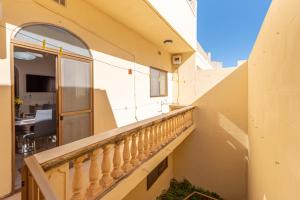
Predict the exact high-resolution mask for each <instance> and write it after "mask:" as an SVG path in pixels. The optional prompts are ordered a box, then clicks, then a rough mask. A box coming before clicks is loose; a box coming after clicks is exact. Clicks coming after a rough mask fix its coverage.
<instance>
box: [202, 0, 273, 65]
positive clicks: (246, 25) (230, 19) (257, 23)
mask: <svg viewBox="0 0 300 200" xmlns="http://www.w3.org/2000/svg"><path fill="white" fill-rule="evenodd" d="M270 3H271V0H198V10H197V12H198V18H197V25H198V30H197V37H198V41H199V42H200V44H201V45H202V47H203V48H204V49H205V50H206V51H207V52H211V53H212V59H213V60H216V61H221V62H223V64H224V66H227V67H228V66H235V65H236V63H237V60H247V59H248V57H249V54H250V52H251V50H252V47H253V45H254V43H255V40H256V37H257V34H258V33H259V30H260V27H261V25H262V23H263V20H264V17H265V15H266V13H267V11H268V8H269V6H270Z"/></svg>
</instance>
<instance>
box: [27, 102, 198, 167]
mask: <svg viewBox="0 0 300 200" xmlns="http://www.w3.org/2000/svg"><path fill="white" fill-rule="evenodd" d="M194 108H195V107H194V106H187V107H184V108H181V109H178V110H174V111H171V112H169V113H166V114H162V115H159V116H156V117H152V118H149V119H146V120H142V121H139V122H136V123H133V124H130V125H127V126H123V127H120V128H116V129H112V130H110V131H106V132H104V133H101V134H99V135H94V136H90V137H87V138H84V139H81V140H78V141H75V142H72V143H69V144H66V145H63V146H59V147H56V148H54V149H50V150H47V151H44V152H41V153H38V154H35V155H33V156H34V157H35V158H36V160H37V162H38V163H39V164H40V165H41V166H42V168H43V169H44V170H48V169H50V168H52V167H55V166H59V165H62V164H64V163H66V162H69V161H70V160H73V159H75V158H77V157H80V156H82V155H85V154H87V153H89V152H91V151H93V150H95V149H97V148H100V147H102V146H104V145H108V144H112V143H117V142H119V141H121V140H123V139H124V137H126V136H128V135H130V134H131V133H133V132H137V131H139V130H141V129H144V128H147V127H150V126H152V125H155V124H157V123H160V122H161V121H164V120H167V119H169V118H171V117H173V116H176V115H178V114H181V113H184V112H187V111H189V110H192V109H194Z"/></svg>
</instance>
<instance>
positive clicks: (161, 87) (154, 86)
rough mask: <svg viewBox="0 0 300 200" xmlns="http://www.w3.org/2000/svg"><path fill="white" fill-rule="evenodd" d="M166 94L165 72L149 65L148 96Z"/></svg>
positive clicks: (166, 80) (166, 79)
mask: <svg viewBox="0 0 300 200" xmlns="http://www.w3.org/2000/svg"><path fill="white" fill-rule="evenodd" d="M167 95H168V77H167V72H166V71H162V70H159V69H155V68H153V67H150V97H163V96H167Z"/></svg>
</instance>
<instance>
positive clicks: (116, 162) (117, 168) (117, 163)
mask: <svg viewBox="0 0 300 200" xmlns="http://www.w3.org/2000/svg"><path fill="white" fill-rule="evenodd" d="M121 144H122V142H117V143H116V144H115V147H114V157H113V166H114V169H113V171H112V173H111V176H112V177H113V178H114V179H118V178H119V177H120V176H122V175H123V171H122V170H121V152H120V149H121Z"/></svg>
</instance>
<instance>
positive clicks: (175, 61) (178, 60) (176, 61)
mask: <svg viewBox="0 0 300 200" xmlns="http://www.w3.org/2000/svg"><path fill="white" fill-rule="evenodd" d="M172 63H173V65H180V64H181V55H175V56H172Z"/></svg>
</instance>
